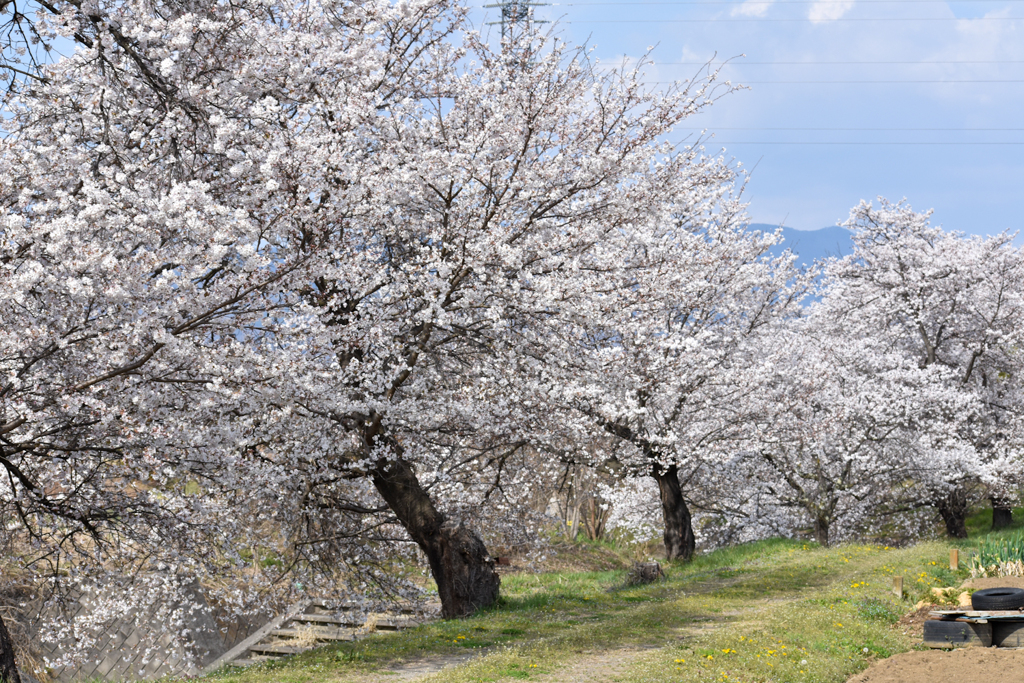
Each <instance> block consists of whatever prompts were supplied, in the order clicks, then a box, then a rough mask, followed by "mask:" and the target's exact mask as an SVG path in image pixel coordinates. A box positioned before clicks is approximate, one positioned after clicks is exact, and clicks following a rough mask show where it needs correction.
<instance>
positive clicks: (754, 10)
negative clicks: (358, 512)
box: [730, 0, 775, 17]
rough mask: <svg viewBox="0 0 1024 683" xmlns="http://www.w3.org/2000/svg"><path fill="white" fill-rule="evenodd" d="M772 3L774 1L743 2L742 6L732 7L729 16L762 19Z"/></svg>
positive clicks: (750, 0) (751, 0) (756, 0)
mask: <svg viewBox="0 0 1024 683" xmlns="http://www.w3.org/2000/svg"><path fill="white" fill-rule="evenodd" d="M774 2H775V0H745V2H744V3H743V4H741V5H738V6H737V7H734V8H733V10H732V12H731V13H730V14H732V16H734V17H763V16H764V15H765V14H767V13H768V8H769V7H771V6H772V3H774Z"/></svg>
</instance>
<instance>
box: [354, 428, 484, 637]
mask: <svg viewBox="0 0 1024 683" xmlns="http://www.w3.org/2000/svg"><path fill="white" fill-rule="evenodd" d="M392 446H393V448H394V450H395V451H396V453H397V455H398V458H397V459H396V460H393V461H384V462H381V463H380V464H379V465H378V466H377V468H376V469H375V470H373V472H372V477H373V485H374V486H375V487H376V488H377V491H378V492H379V493H380V495H381V496H382V497H383V498H384V500H385V502H387V504H388V506H389V507H390V508H391V510H392V512H394V513H395V516H396V517H398V521H399V522H401V523H402V526H404V527H405V529H406V531H408V532H409V535H410V536H411V537H412V539H413V540H414V541H416V543H417V544H419V546H420V548H422V549H423V552H424V553H426V554H427V561H428V562H429V563H430V573H431V574H432V575H433V577H434V581H435V582H436V583H437V592H438V594H439V595H440V597H441V615H442V616H443V617H444V618H445V619H453V618H457V617H468V616H469V615H471V614H473V612H475V611H476V610H478V609H480V608H481V607H487V606H488V605H492V604H494V602H495V601H496V600H497V599H498V588H499V586H500V584H501V579H500V577H499V576H498V574H497V573H496V572H495V571H494V560H492V559H491V558H490V557H488V555H487V548H485V547H484V543H483V541H482V540H480V537H479V536H478V535H477V534H476V533H475V532H474V531H473V530H472V529H469V528H467V527H466V526H464V525H462V524H460V523H457V522H454V521H452V520H448V519H445V516H444V515H443V514H441V512H440V511H439V510H438V509H437V507H435V506H434V501H432V500H431V499H430V495H429V494H428V493H427V492H426V491H424V490H423V487H422V486H420V482H419V479H417V478H416V472H415V470H413V467H412V465H411V464H410V463H409V462H408V461H406V460H404V459H403V458H402V457H401V449H400V447H399V445H398V444H397V443H393V444H392Z"/></svg>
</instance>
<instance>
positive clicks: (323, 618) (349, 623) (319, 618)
mask: <svg viewBox="0 0 1024 683" xmlns="http://www.w3.org/2000/svg"><path fill="white" fill-rule="evenodd" d="M290 621H291V622H292V623H295V622H301V623H304V624H333V625H335V626H344V627H347V628H359V627H361V626H362V625H363V624H364V623H365V620H364V621H360V620H357V619H354V618H352V617H337V616H334V615H332V614H296V615H295V616H294V617H292V618H291V620H290Z"/></svg>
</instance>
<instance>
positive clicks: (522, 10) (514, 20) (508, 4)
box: [484, 0, 548, 41]
mask: <svg viewBox="0 0 1024 683" xmlns="http://www.w3.org/2000/svg"><path fill="white" fill-rule="evenodd" d="M547 4H548V3H546V2H525V1H524V0H501V2H500V3H498V4H496V5H484V7H488V8H500V9H501V21H492V22H489V23H488V25H489V26H494V25H495V24H501V39H502V40H503V41H504V40H507V39H509V38H512V37H513V36H514V35H515V34H516V33H517V32H522V33H523V34H530V33H532V32H533V30H534V27H535V26H536V25H537V24H546V23H548V22H546V21H543V20H540V19H534V18H533V8H534V7H542V6H544V5H547Z"/></svg>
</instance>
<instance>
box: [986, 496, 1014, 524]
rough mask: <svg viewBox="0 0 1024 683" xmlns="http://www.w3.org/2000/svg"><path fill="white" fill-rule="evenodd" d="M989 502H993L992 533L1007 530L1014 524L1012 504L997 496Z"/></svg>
mask: <svg viewBox="0 0 1024 683" xmlns="http://www.w3.org/2000/svg"><path fill="white" fill-rule="evenodd" d="M989 500H990V501H992V531H998V530H999V529H1005V528H1006V527H1008V526H1010V525H1011V524H1013V507H1012V506H1011V505H1010V503H1008V502H1006V501H1005V500H1000V499H999V498H996V497H995V496H993V497H991V498H989Z"/></svg>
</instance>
